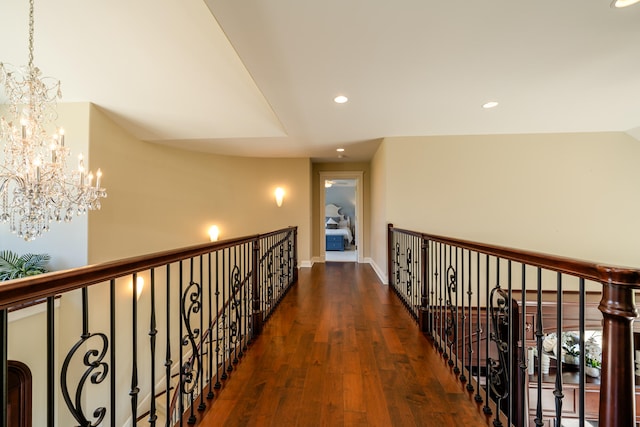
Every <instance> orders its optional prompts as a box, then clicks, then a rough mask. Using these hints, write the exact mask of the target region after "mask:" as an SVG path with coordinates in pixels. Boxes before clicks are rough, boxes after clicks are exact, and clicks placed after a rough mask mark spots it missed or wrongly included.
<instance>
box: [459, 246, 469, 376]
mask: <svg viewBox="0 0 640 427" xmlns="http://www.w3.org/2000/svg"><path fill="white" fill-rule="evenodd" d="M460 258H461V262H460V279H461V280H460V281H461V282H462V288H461V289H460V295H461V298H460V299H461V300H462V311H461V313H462V319H461V320H462V321H461V322H460V323H461V324H462V341H461V342H456V350H458V349H461V350H462V354H461V355H460V357H458V354H456V368H457V367H458V365H457V363H458V359H460V360H461V365H462V373H461V374H460V381H462V382H463V383H466V382H467V376H466V375H465V374H464V371H465V370H464V361H465V348H464V345H465V342H464V340H465V333H466V328H465V326H466V320H467V312H466V311H465V305H464V294H465V292H464V249H461V254H460ZM457 263H458V261H457V249H456V265H457Z"/></svg>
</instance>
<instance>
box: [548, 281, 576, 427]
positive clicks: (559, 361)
mask: <svg viewBox="0 0 640 427" xmlns="http://www.w3.org/2000/svg"><path fill="white" fill-rule="evenodd" d="M557 290H558V301H557V304H556V314H557V325H556V331H558V341H557V344H558V347H557V351H556V354H557V355H558V358H557V359H556V383H555V386H556V388H555V390H554V391H553V395H554V396H555V402H556V423H557V425H559V426H561V425H562V399H564V393H563V390H562V341H563V339H562V300H563V298H562V297H563V295H562V273H560V272H558V273H557ZM580 352H581V353H584V347H580Z"/></svg>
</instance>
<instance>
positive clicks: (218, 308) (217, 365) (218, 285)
mask: <svg viewBox="0 0 640 427" xmlns="http://www.w3.org/2000/svg"><path fill="white" fill-rule="evenodd" d="M218 313H220V251H216V316H217V315H218ZM221 322H222V320H221V319H220V318H218V320H216V324H215V328H216V384H215V385H214V386H213V388H215V389H216V390H220V388H221V387H222V383H220V323H221Z"/></svg>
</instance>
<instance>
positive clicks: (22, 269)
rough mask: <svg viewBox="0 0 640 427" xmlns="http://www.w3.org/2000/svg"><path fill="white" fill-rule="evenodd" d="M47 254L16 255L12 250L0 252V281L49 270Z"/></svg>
mask: <svg viewBox="0 0 640 427" xmlns="http://www.w3.org/2000/svg"><path fill="white" fill-rule="evenodd" d="M50 259H51V257H50V256H49V255H47V254H24V255H22V256H18V254H16V253H15V252H13V251H8V250H7V251H1V252H0V281H5V280H12V279H18V278H20V277H28V276H35V275H36V274H42V273H46V272H48V271H49V269H48V268H47V263H48V262H49V260H50Z"/></svg>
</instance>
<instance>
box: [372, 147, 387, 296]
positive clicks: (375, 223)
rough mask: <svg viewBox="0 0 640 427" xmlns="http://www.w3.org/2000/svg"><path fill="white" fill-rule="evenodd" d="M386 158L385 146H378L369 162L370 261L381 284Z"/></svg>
mask: <svg viewBox="0 0 640 427" xmlns="http://www.w3.org/2000/svg"><path fill="white" fill-rule="evenodd" d="M386 202H387V156H386V144H385V143H384V142H383V143H382V144H380V147H379V148H378V151H376V153H375V155H374V156H373V159H372V160H371V230H370V232H371V238H370V239H369V240H370V242H371V259H372V260H373V263H372V266H373V268H374V269H375V270H376V272H377V273H378V276H380V279H382V280H383V282H385V283H388V274H387V262H386V256H387V246H386V239H387V207H386Z"/></svg>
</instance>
